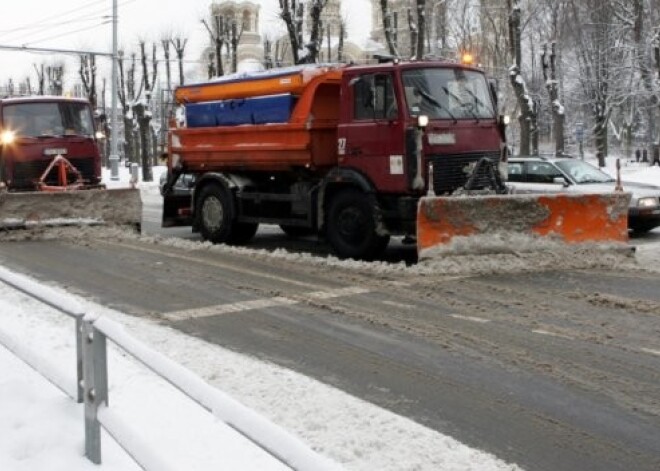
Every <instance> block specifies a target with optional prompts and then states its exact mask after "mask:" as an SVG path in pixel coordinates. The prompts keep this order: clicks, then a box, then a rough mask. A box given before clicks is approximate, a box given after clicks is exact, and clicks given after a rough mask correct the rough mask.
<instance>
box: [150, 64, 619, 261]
mask: <svg viewBox="0 0 660 471" xmlns="http://www.w3.org/2000/svg"><path fill="white" fill-rule="evenodd" d="M310 68H311V69H312V70H309V69H310ZM175 98H176V100H177V102H178V103H179V104H180V105H181V106H182V107H183V108H184V109H185V120H181V121H179V122H178V124H177V126H176V127H173V128H171V129H170V130H169V162H168V170H169V172H168V180H167V182H166V184H165V185H164V187H163V195H164V204H163V226H165V227H171V226H181V225H191V226H192V228H193V231H198V232H200V233H201V235H202V237H203V238H204V239H205V240H209V241H211V242H214V243H228V244H244V243H247V242H248V241H249V240H250V239H251V238H252V237H253V236H254V235H255V233H256V232H257V227H258V225H259V224H262V223H265V224H278V225H280V227H281V228H282V229H283V230H284V232H285V233H286V234H287V235H290V236H292V237H293V236H296V235H298V234H319V235H321V236H323V237H324V238H325V239H326V240H327V241H328V242H329V244H330V245H331V247H332V249H333V251H334V253H335V254H336V255H337V256H339V257H340V258H354V259H366V260H369V259H373V258H375V257H378V256H379V254H380V253H381V252H382V251H383V250H384V249H385V247H386V246H387V244H388V241H389V238H390V237H391V236H408V238H410V237H417V240H418V247H419V250H420V254H422V253H423V254H424V255H428V254H433V253H435V252H436V251H434V250H432V249H433V248H434V247H437V246H440V245H442V246H444V249H448V248H450V247H451V246H452V244H451V242H452V241H455V240H456V237H457V236H462V237H463V238H472V239H473V240H479V238H480V237H481V238H484V236H486V238H487V236H488V235H495V234H498V233H503V232H505V233H506V232H507V231H508V233H516V234H517V235H524V236H529V239H531V240H539V239H541V240H542V239H553V240H558V241H561V242H562V243H578V242H590V243H601V242H619V241H622V240H625V239H626V237H627V233H626V231H625V230H624V228H625V224H626V222H625V220H626V214H627V213H626V210H625V204H623V203H621V202H620V200H622V199H625V196H614V197H612V199H608V198H606V197H597V196H571V197H546V196H541V195H536V196H524V197H523V196H518V195H509V194H507V193H508V190H507V188H506V186H505V185H504V183H503V181H504V180H505V179H506V175H505V165H504V164H505V160H506V153H505V149H506V145H505V124H504V119H503V117H501V116H497V111H496V110H497V106H496V99H497V91H496V90H495V87H494V85H493V84H491V83H490V82H489V81H488V80H487V78H486V77H485V75H484V73H483V72H482V71H480V70H478V69H475V68H472V67H467V66H464V65H461V64H456V63H450V62H436V61H415V62H391V63H381V64H371V65H348V66H347V65H337V66H328V65H309V66H301V67H298V68H295V67H294V68H287V69H273V70H270V71H267V72H264V73H254V74H241V75H235V76H225V77H221V78H219V79H217V80H214V81H211V82H208V83H202V84H194V85H186V86H184V87H181V88H179V89H178V90H177V92H176V93H175ZM184 178H185V180H186V181H187V182H191V183H190V185H189V189H188V190H187V191H185V190H186V189H184V190H181V188H180V185H178V184H177V182H178V181H179V179H184ZM427 195H434V196H427ZM457 195H461V196H457ZM513 221H519V222H520V223H519V224H514V223H513ZM473 249H475V251H479V250H480V248H479V247H476V246H473Z"/></svg>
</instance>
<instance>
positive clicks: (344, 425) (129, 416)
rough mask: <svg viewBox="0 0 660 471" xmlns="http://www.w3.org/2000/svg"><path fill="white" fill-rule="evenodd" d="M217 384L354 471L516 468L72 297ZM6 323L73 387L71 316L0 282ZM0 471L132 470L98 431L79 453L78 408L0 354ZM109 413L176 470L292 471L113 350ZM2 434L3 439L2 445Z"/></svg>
mask: <svg viewBox="0 0 660 471" xmlns="http://www.w3.org/2000/svg"><path fill="white" fill-rule="evenodd" d="M77 300H78V301H79V302H81V303H82V304H83V306H85V307H86V308H87V309H88V310H90V311H91V312H95V313H98V314H101V315H105V316H108V317H109V318H112V319H114V320H116V321H118V322H120V323H122V324H123V325H125V326H126V328H127V330H128V331H129V332H130V333H131V334H132V335H134V336H136V337H138V338H140V339H141V340H142V341H143V342H145V343H146V344H147V345H149V346H151V347H152V348H156V349H157V350H159V351H160V352H162V353H163V354H165V355H167V356H168V357H170V358H172V359H173V360H175V361H176V362H178V363H180V364H182V365H184V366H186V367H188V368H189V369H191V370H193V371H194V372H195V373H197V374H199V375H200V376H202V377H203V378H204V379H205V380H206V381H207V382H209V383H210V384H212V385H213V386H215V387H217V388H219V389H221V390H223V391H225V392H227V393H228V394H230V395H232V396H233V397H234V398H237V399H239V400H240V401H241V402H243V403H244V404H246V405H247V406H249V407H251V408H252V409H254V410H256V411H257V412H258V413H260V414H262V415H264V416H266V417H267V418H268V419H270V420H272V421H273V422H275V423H277V424H279V425H281V426H282V427H284V428H285V429H287V430H289V431H290V432H292V433H294V434H296V435H298V436H299V437H301V438H302V439H303V440H304V441H305V442H307V443H308V444H310V445H311V446H312V447H313V448H314V449H315V450H317V451H318V452H319V453H321V454H323V455H325V456H328V457H330V458H331V459H333V460H335V461H337V462H339V463H341V464H342V465H343V466H344V467H345V468H346V469H349V470H365V471H367V470H369V471H372V470H374V469H378V470H383V471H394V470H397V471H398V470H413V469H414V470H422V471H423V470H429V471H430V470H437V469H442V470H449V471H451V470H456V471H458V470H479V471H487V470H493V471H495V470H515V469H518V468H517V467H516V466H512V465H508V464H506V463H503V462H501V461H499V460H497V459H496V458H495V457H493V456H491V455H488V454H486V453H483V452H480V451H477V450H473V449H471V448H469V447H466V446H464V445H462V444H461V443H459V442H457V441H455V440H454V439H452V438H450V437H447V436H444V435H442V434H439V433H437V432H435V431H432V430H429V429H427V428H425V427H422V426H420V425H418V424H416V423H414V422H412V421H410V420H408V419H406V418H403V417H400V416H397V415H395V414H392V413H390V412H388V411H385V410H383V409H381V408H379V407H376V406H374V405H372V404H369V403H366V402H364V401H361V400H359V399H356V398H354V397H352V396H349V395H347V394H345V393H343V392H342V391H339V390H336V389H334V388H331V387H328V386H326V385H324V384H322V383H319V382H317V381H314V380H311V379H309V378H307V377H305V376H302V375H299V374H297V373H295V372H292V371H289V370H285V369H283V368H280V367H276V366H274V365H270V364H267V363H264V362H260V361H256V360H254V359H252V358H248V357H245V356H242V355H238V354H235V353H233V352H230V351H227V350H224V349H222V348H219V347H217V346H214V345H211V344H207V343H205V342H203V341H200V340H198V339H195V338H192V337H189V336H187V335H183V334H181V333H179V332H177V331H175V330H172V329H169V328H166V327H162V326H160V325H158V324H157V323H155V322H152V321H149V320H147V319H143V318H135V317H132V316H127V315H124V314H121V313H119V312H115V311H112V310H109V309H106V308H104V307H102V306H99V305H95V304H93V303H92V302H90V301H88V300H85V299H82V298H77ZM0 325H1V326H2V330H3V331H4V332H5V333H10V334H11V335H12V336H13V337H14V338H18V339H21V341H22V344H24V346H25V347H26V348H29V349H31V350H33V351H36V352H39V353H41V354H42V355H44V356H45V357H46V358H48V360H49V362H50V363H51V364H55V365H57V366H58V367H59V369H61V370H62V371H64V372H69V373H70V375H71V381H74V380H73V377H74V374H75V367H74V365H75V353H74V338H73V321H72V320H71V319H70V318H68V317H66V316H64V315H62V314H60V313H57V312H55V311H54V310H53V309H51V308H49V307H46V306H44V305H42V304H40V303H38V302H36V301H34V300H31V299H29V298H26V297H25V296H24V295H22V294H20V293H18V292H17V291H15V290H13V289H11V288H9V287H7V286H6V285H4V284H2V283H0ZM0 371H3V375H2V376H1V377H0V436H1V437H3V440H2V441H0V469H2V470H11V471H23V470H25V471H28V470H29V471H34V470H37V469H48V470H49V471H50V470H55V471H57V470H62V471H64V470H66V471H78V470H88V469H89V470H91V469H107V470H122V471H124V470H127V471H129V470H132V469H136V470H137V469H139V468H138V466H137V465H136V464H135V463H133V462H132V460H131V459H130V458H129V457H128V456H127V455H126V454H125V453H124V452H123V450H121V448H119V446H118V445H117V444H116V443H114V442H113V440H112V439H111V438H110V437H108V436H106V435H104V436H103V442H102V443H103V464H102V465H101V466H100V467H96V466H95V465H92V464H91V463H90V462H88V461H87V460H86V459H85V458H84V457H83V454H84V451H83V449H84V430H83V410H82V406H81V405H77V404H75V403H74V402H73V401H72V400H70V399H69V398H68V397H66V396H65V395H64V394H63V393H62V392H60V391H59V390H58V389H57V388H55V387H54V386H52V385H51V384H50V383H48V382H47V381H46V380H45V379H43V378H42V377H41V376H39V375H38V374H36V373H34V372H33V371H32V370H31V369H30V368H28V367H27V366H25V365H24V364H23V363H22V362H20V361H18V360H17V359H16V358H15V357H14V356H13V355H12V354H11V353H9V352H8V351H7V350H6V349H4V348H3V347H0ZM109 381H110V391H109V397H110V407H111V408H112V410H113V411H114V412H115V413H116V414H120V415H121V416H122V417H123V418H124V421H125V422H126V423H128V424H130V425H131V428H133V429H134V430H135V431H136V437H137V438H139V439H140V440H141V441H142V442H143V445H144V446H145V447H151V448H152V449H153V450H154V451H157V453H158V455H159V457H160V458H161V459H162V460H164V461H165V462H167V463H169V465H170V466H171V469H181V470H184V469H185V470H186V471H194V470H209V469H215V468H217V466H218V465H219V464H222V467H223V469H226V470H246V469H259V470H280V469H287V468H285V467H284V466H283V465H281V464H280V463H279V462H277V461H276V460H274V459H273V458H272V457H270V456H269V455H267V454H266V453H265V452H263V451H262V450H260V449H259V448H256V447H255V446H254V445H252V444H250V443H249V442H247V440H246V439H245V438H244V437H242V436H240V435H239V434H237V433H236V432H234V431H233V430H231V429H230V428H228V427H227V426H225V425H224V424H222V423H219V422H218V421H217V420H216V419H214V417H213V416H212V415H211V414H209V413H206V412H205V411H204V410H203V409H202V408H200V407H199V406H197V405H196V404H194V403H192V401H190V400H189V399H187V398H186V397H185V396H183V395H182V394H181V393H179V392H178V391H176V390H175V389H174V388H173V387H171V386H170V385H168V384H166V383H165V382H164V381H163V380H161V379H159V378H158V377H156V376H155V375H153V374H152V373H150V372H149V371H148V370H146V369H145V368H144V367H142V366H141V365H139V364H137V363H136V362H135V361H133V360H132V358H131V357H128V356H127V355H125V354H123V353H122V352H120V351H118V350H117V349H114V348H110V350H109ZM5 437H8V439H6V438H5Z"/></svg>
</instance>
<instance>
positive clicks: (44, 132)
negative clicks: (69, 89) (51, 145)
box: [2, 102, 94, 137]
mask: <svg viewBox="0 0 660 471" xmlns="http://www.w3.org/2000/svg"><path fill="white" fill-rule="evenodd" d="M2 120H3V128H4V129H10V130H12V131H14V132H15V133H16V135H17V136H23V137H49V136H92V135H93V134H94V125H93V122H92V112H91V110H90V108H89V106H88V105H87V104H85V103H75V102H44V103H16V104H8V105H5V106H4V107H3V112H2Z"/></svg>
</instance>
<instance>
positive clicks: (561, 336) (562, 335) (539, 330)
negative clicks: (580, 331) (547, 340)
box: [532, 329, 575, 340]
mask: <svg viewBox="0 0 660 471" xmlns="http://www.w3.org/2000/svg"><path fill="white" fill-rule="evenodd" d="M532 332H533V333H535V334H540V335H549V336H550V337H559V338H562V339H567V340H575V339H574V338H573V337H571V336H570V335H564V334H558V333H555V332H548V331H547V330H542V329H536V330H532Z"/></svg>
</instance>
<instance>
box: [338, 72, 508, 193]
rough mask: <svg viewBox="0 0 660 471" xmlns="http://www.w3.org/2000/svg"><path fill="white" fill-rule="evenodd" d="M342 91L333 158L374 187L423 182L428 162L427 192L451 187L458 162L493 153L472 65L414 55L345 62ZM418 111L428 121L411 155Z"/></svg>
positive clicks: (493, 127) (490, 103) (412, 188)
mask: <svg viewBox="0 0 660 471" xmlns="http://www.w3.org/2000/svg"><path fill="white" fill-rule="evenodd" d="M342 94H343V95H345V96H346V99H344V98H343V97H342V101H341V116H340V124H339V126H338V136H337V137H338V142H339V148H338V153H339V165H340V166H343V167H350V168H354V169H356V170H358V171H359V172H361V173H363V174H365V175H367V176H368V177H369V179H370V180H371V181H373V182H374V184H375V186H376V187H377V188H378V190H379V191H380V192H382V193H390V194H397V193H398V194H406V193H412V194H415V193H419V192H420V191H426V190H428V185H427V184H426V183H424V186H423V187H422V186H420V184H419V182H427V176H428V175H427V172H428V169H429V164H432V168H433V172H434V175H433V187H434V188H433V190H434V192H435V193H436V194H447V193H451V192H453V191H454V190H455V189H456V188H457V186H460V184H461V183H462V182H463V180H464V173H463V167H464V165H466V164H468V163H471V162H474V161H475V160H477V159H479V158H481V157H489V158H491V159H493V160H495V161H499V158H500V151H501V144H502V135H501V132H500V131H499V127H498V123H497V114H496V109H495V103H494V99H493V98H494V97H493V94H492V91H491V88H490V86H489V83H488V81H487V80H486V77H485V75H484V74H483V73H482V72H480V71H478V70H476V69H473V68H470V67H464V66H461V65H457V64H452V65H451V67H448V66H447V64H441V63H420V62H409V63H401V64H395V65H393V64H382V65H376V66H372V67H360V68H355V69H350V68H349V69H347V70H346V71H345V72H344V75H343V83H342ZM420 116H426V117H427V118H428V125H427V126H426V129H425V130H424V132H423V135H422V145H423V148H422V149H421V151H422V152H421V153H422V156H423V158H422V159H421V161H419V162H418V159H416V157H415V155H414V154H415V149H414V147H415V145H416V144H415V140H416V138H415V136H414V134H415V130H416V128H417V127H418V126H417V125H418V118H419V117H420ZM420 163H421V164H422V166H421V168H419V164H420ZM416 178H417V183H416V182H415V180H416ZM420 178H421V180H420Z"/></svg>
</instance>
